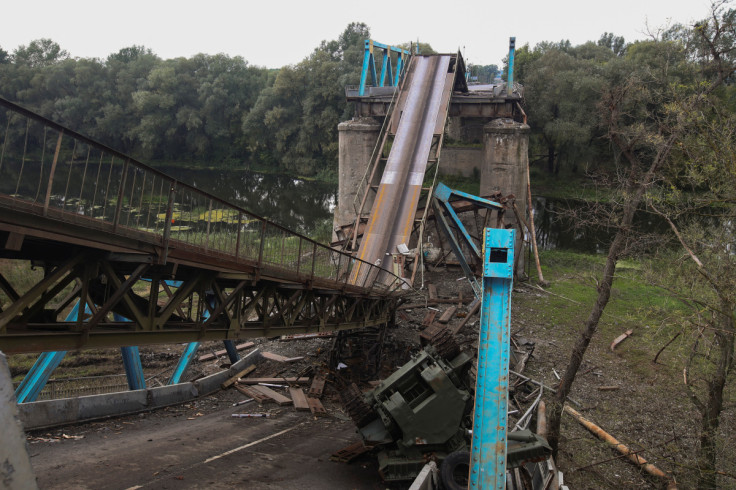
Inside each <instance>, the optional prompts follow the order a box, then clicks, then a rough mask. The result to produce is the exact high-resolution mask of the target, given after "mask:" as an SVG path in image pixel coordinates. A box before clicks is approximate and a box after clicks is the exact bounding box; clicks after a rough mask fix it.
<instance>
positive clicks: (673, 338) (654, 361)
mask: <svg viewBox="0 0 736 490" xmlns="http://www.w3.org/2000/svg"><path fill="white" fill-rule="evenodd" d="M681 333H682V332H677V335H675V336H674V337H672V338H671V339H670V341H669V342H667V343H666V344H664V346H663V347H662V348H661V349H659V352H657V355H656V356H654V360H653V361H652V362H653V363H654V364H657V359H658V358H659V355H660V354H661V353H662V352H664V350H665V349H666V348H667V346H668V345H670V344H671V343H672V342H674V341H675V339H676V338H677V337H679V336H680V334H681Z"/></svg>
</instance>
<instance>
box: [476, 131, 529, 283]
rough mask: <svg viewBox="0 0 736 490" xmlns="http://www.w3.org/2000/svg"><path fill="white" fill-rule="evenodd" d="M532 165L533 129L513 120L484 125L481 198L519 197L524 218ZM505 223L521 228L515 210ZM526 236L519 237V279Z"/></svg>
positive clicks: (523, 260)
mask: <svg viewBox="0 0 736 490" xmlns="http://www.w3.org/2000/svg"><path fill="white" fill-rule="evenodd" d="M528 164H529V126H528V125H527V124H524V123H520V122H516V121H514V120H512V119H494V120H493V121H491V122H489V123H488V124H486V125H485V126H483V162H482V168H481V173H480V195H481V196H486V195H489V194H492V193H494V192H501V193H502V194H503V195H504V196H506V195H509V194H513V195H514V196H516V207H517V208H518V209H519V212H520V213H521V215H522V216H526V211H527V186H526V169H527V165H528ZM505 222H506V224H508V225H512V226H513V227H514V228H515V229H517V230H518V229H519V225H518V224H517V221H516V216H515V215H514V212H513V210H508V211H507V212H506V214H505ZM523 239H524V238H523V235H522V233H517V234H516V242H515V244H514V249H515V250H516V253H517V255H518V260H517V262H516V269H515V273H516V276H517V277H519V276H520V275H523V274H524V266H525V255H526V254H525V253H524V249H523V247H522V243H523Z"/></svg>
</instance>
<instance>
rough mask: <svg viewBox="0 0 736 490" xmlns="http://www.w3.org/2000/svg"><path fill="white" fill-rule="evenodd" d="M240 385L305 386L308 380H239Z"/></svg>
mask: <svg viewBox="0 0 736 490" xmlns="http://www.w3.org/2000/svg"><path fill="white" fill-rule="evenodd" d="M239 382H240V384H241V385H257V384H258V383H275V384H279V383H296V384H302V385H305V384H307V383H309V378H304V377H302V378H247V379H241V380H240V381H239Z"/></svg>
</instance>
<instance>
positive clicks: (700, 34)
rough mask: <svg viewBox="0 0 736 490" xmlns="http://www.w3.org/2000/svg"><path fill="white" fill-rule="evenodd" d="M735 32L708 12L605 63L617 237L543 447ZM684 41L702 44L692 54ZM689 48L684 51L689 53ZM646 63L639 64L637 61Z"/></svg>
mask: <svg viewBox="0 0 736 490" xmlns="http://www.w3.org/2000/svg"><path fill="white" fill-rule="evenodd" d="M733 28H734V15H733V11H732V10H726V9H724V8H723V4H714V5H712V7H711V19H709V21H706V22H703V23H701V24H699V25H698V26H696V27H695V28H694V29H691V30H687V29H680V33H685V34H686V36H685V37H680V39H679V40H676V39H671V38H664V39H655V40H652V41H646V42H641V43H636V44H635V45H633V46H631V47H630V48H629V50H628V52H627V54H626V56H625V57H624V59H621V60H618V61H612V62H610V63H609V66H610V69H611V70H612V71H611V73H610V74H609V75H608V77H607V79H608V85H607V86H606V88H605V90H604V92H603V94H602V99H601V103H600V106H599V107H600V110H601V114H602V116H603V121H602V122H603V123H604V124H605V127H606V128H607V134H608V139H609V141H610V142H611V144H612V145H613V147H614V148H615V149H616V151H617V152H618V154H619V156H620V159H621V161H622V162H623V163H625V166H624V167H623V168H622V169H621V170H620V173H621V174H622V175H623V176H624V177H625V181H624V182H623V185H622V192H621V193H620V195H619V196H617V198H616V199H614V203H616V208H615V209H614V213H613V216H612V217H610V218H609V223H610V224H611V225H613V226H615V229H616V234H615V236H614V238H613V241H612V242H611V244H610V247H609V251H608V256H607V257H606V263H605V266H604V269H603V272H602V275H601V277H600V279H599V281H598V297H597V298H596V302H595V304H594V305H593V308H592V309H591V312H590V314H589V316H588V319H587V320H586V322H585V324H584V326H583V329H582V330H581V332H580V335H579V337H578V338H577V340H576V342H575V346H574V348H573V351H572V352H571V355H570V360H569V362H568V365H567V368H566V370H565V373H564V375H563V377H562V379H561V381H560V386H559V388H558V390H557V393H556V394H555V395H554V398H553V401H552V403H551V404H550V407H549V442H550V445H552V447H553V448H554V449H555V451H556V450H557V448H558V446H559V436H560V421H561V414H562V409H563V404H564V402H565V400H566V398H567V396H568V394H569V393H570V389H571V388H572V384H573V382H574V380H575V376H576V374H577V372H578V369H579V368H580V365H581V363H582V360H583V357H584V355H585V352H586V350H587V347H588V345H589V344H590V340H591V339H592V337H593V335H594V334H595V332H596V329H597V327H598V322H599V320H600V318H601V315H602V314H603V311H604V309H605V308H606V305H607V304H608V300H609V299H610V295H611V287H612V284H613V279H614V274H615V272H616V265H617V262H618V260H619V258H620V257H621V256H622V254H623V253H624V252H625V251H626V248H627V244H629V243H630V242H631V241H634V240H635V239H636V235H635V233H634V228H633V227H632V223H633V217H634V213H635V212H636V211H637V209H639V207H640V206H641V205H642V204H643V203H644V202H645V199H646V193H647V192H648V191H650V189H651V188H652V187H653V186H654V184H655V183H656V182H657V181H658V180H659V179H660V178H661V177H662V173H663V171H664V170H665V167H666V166H667V165H668V164H674V163H676V162H677V161H679V158H678V157H679V154H678V153H679V148H680V146H679V145H680V142H681V141H682V139H683V138H684V137H686V136H687V135H688V134H689V133H688V125H687V124H686V122H687V120H686V118H684V117H683V115H685V114H692V113H697V111H700V110H701V109H702V108H703V106H704V104H705V102H706V101H707V100H708V98H709V97H711V96H713V94H714V93H715V92H716V91H717V90H719V89H720V88H721V87H722V85H723V83H724V82H725V81H726V80H728V79H729V78H730V77H731V76H733V74H734V71H735V70H736V63H735V61H736V60H734V58H733V56H732V54H733V52H734V44H733V43H732V42H725V43H723V42H722V41H723V39H724V38H726V37H729V34H728V33H730V32H733ZM689 39H697V40H698V43H699V44H701V45H702V46H704V48H703V49H702V50H700V52H697V51H694V50H693V49H692V43H688V41H689ZM688 48H690V49H688ZM645 55H650V56H647V60H648V63H646V64H643V63H642V59H641V57H642V56H645Z"/></svg>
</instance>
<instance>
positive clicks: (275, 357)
mask: <svg viewBox="0 0 736 490" xmlns="http://www.w3.org/2000/svg"><path fill="white" fill-rule="evenodd" d="M261 355H262V356H263V357H265V358H266V359H269V360H271V361H276V362H288V361H289V358H288V357H286V356H280V355H278V354H274V353H273V352H261Z"/></svg>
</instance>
